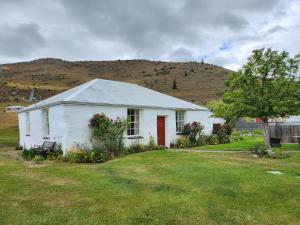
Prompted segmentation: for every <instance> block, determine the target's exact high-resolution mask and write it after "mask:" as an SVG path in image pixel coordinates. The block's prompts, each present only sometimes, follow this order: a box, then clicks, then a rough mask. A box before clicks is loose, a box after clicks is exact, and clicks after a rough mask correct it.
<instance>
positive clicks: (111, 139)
mask: <svg viewBox="0 0 300 225" xmlns="http://www.w3.org/2000/svg"><path fill="white" fill-rule="evenodd" d="M89 127H90V128H91V131H92V140H93V141H94V142H95V143H94V144H96V145H98V147H101V148H102V147H103V148H104V149H106V150H107V151H112V152H113V153H114V154H115V155H119V154H120V153H121V150H122V148H123V135H124V132H125V131H126V129H127V127H128V123H127V120H121V119H120V118H117V119H116V120H113V119H110V118H108V117H107V116H106V115H105V114H103V113H102V114H95V115H94V116H93V117H92V118H91V119H90V122H89Z"/></svg>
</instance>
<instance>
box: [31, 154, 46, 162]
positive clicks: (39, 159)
mask: <svg viewBox="0 0 300 225" xmlns="http://www.w3.org/2000/svg"><path fill="white" fill-rule="evenodd" d="M44 160H45V159H44V158H43V157H42V156H40V155H35V156H34V157H33V158H32V161H34V162H35V163H41V162H42V161H44Z"/></svg>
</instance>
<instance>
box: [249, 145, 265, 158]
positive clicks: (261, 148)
mask: <svg viewBox="0 0 300 225" xmlns="http://www.w3.org/2000/svg"><path fill="white" fill-rule="evenodd" d="M251 153H252V154H256V155H258V156H261V157H262V156H267V155H268V151H267V147H266V145H265V144H257V145H255V146H254V147H253V148H252V149H251Z"/></svg>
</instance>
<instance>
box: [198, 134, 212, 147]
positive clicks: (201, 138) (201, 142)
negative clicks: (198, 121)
mask: <svg viewBox="0 0 300 225" xmlns="http://www.w3.org/2000/svg"><path fill="white" fill-rule="evenodd" d="M208 144H209V138H208V136H207V135H200V136H199V137H198V139H197V146H202V145H208Z"/></svg>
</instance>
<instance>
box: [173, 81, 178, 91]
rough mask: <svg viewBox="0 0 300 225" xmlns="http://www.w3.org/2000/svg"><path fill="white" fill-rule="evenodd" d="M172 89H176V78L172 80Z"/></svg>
mask: <svg viewBox="0 0 300 225" xmlns="http://www.w3.org/2000/svg"><path fill="white" fill-rule="evenodd" d="M173 89H177V85H176V80H175V79H174V80H173Z"/></svg>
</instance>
